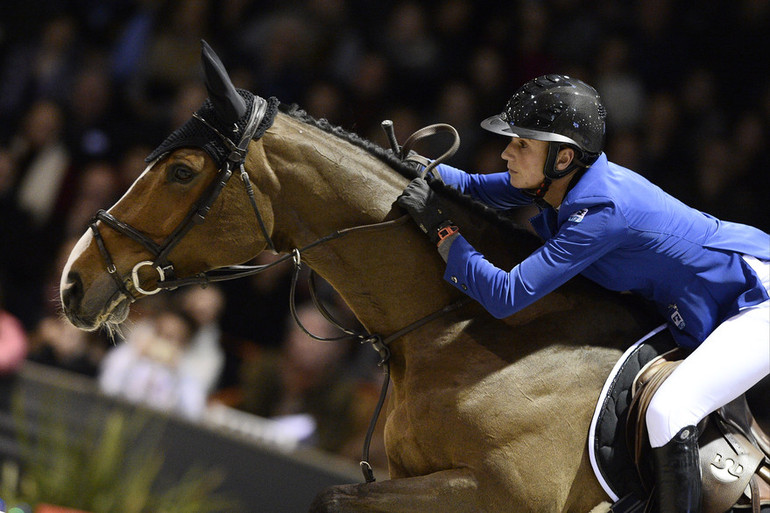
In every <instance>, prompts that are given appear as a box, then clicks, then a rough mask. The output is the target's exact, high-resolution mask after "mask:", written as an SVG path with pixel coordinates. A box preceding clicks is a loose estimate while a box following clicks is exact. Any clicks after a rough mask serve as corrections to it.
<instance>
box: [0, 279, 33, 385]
mask: <svg viewBox="0 0 770 513" xmlns="http://www.w3.org/2000/svg"><path fill="white" fill-rule="evenodd" d="M26 355H27V333H26V331H25V330H24V327H23V326H22V324H21V322H20V321H19V319H17V318H16V317H15V316H14V315H13V314H11V313H10V312H8V311H7V310H5V308H4V307H3V290H2V287H0V378H2V377H4V376H7V375H9V374H13V373H14V372H16V371H17V370H18V369H19V367H21V364H22V363H23V362H24V357H25V356H26Z"/></svg>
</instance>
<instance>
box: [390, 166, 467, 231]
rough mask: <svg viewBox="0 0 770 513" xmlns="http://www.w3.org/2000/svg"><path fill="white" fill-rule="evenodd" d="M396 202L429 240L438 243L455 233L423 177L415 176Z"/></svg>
mask: <svg viewBox="0 0 770 513" xmlns="http://www.w3.org/2000/svg"><path fill="white" fill-rule="evenodd" d="M396 204H397V205H398V206H400V207H401V208H403V209H404V210H406V211H407V213H408V214H409V215H410V216H411V217H412V219H414V221H415V222H416V223H417V226H419V227H420V229H421V230H422V231H423V232H425V234H426V235H427V236H428V238H429V239H430V241H431V242H433V244H435V245H437V246H438V245H439V243H440V242H442V240H443V239H444V238H446V237H447V236H448V235H451V234H452V233H456V231H457V228H456V227H453V226H452V221H451V220H450V219H449V216H448V215H447V214H446V213H444V212H443V211H442V209H441V205H440V203H439V200H438V197H437V196H436V193H435V192H433V191H432V190H431V188H430V186H429V185H428V182H427V181H425V179H424V178H415V179H414V180H412V182H411V183H410V184H409V185H408V186H407V188H406V189H404V192H403V193H401V195H400V196H399V197H398V199H396Z"/></svg>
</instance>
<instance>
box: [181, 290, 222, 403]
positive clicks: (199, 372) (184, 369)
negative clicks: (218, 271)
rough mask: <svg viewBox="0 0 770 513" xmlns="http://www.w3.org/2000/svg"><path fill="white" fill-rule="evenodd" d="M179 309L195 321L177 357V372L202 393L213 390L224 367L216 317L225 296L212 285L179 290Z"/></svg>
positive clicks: (219, 313) (219, 312) (218, 316)
mask: <svg viewBox="0 0 770 513" xmlns="http://www.w3.org/2000/svg"><path fill="white" fill-rule="evenodd" d="M180 300H181V304H182V309H183V310H184V311H185V312H186V313H187V315H189V316H190V317H191V318H192V319H193V320H194V321H195V326H196V328H195V331H194V332H193V335H192V339H191V340H190V344H189V347H188V349H187V350H186V351H184V352H183V353H182V355H181V358H180V360H179V372H180V373H181V374H182V375H184V376H189V377H190V378H194V379H196V380H198V381H199V382H200V383H201V385H202V386H203V389H204V391H205V393H206V395H208V394H210V393H211V392H213V391H214V390H215V389H216V387H217V385H218V383H219V379H220V377H221V374H222V370H223V369H224V364H225V354H224V351H223V349H222V345H221V343H222V340H221V339H222V328H221V327H220V326H219V319H220V317H221V315H222V310H223V308H224V306H225V296H224V294H223V293H222V290H221V289H220V288H219V287H217V286H216V285H208V286H207V287H206V288H189V289H186V290H184V291H182V295H181V298H180Z"/></svg>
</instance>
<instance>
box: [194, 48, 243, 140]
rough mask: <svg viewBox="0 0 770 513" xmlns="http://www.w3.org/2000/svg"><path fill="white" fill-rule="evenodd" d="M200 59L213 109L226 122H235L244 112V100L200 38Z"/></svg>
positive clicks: (211, 50) (212, 51) (210, 49)
mask: <svg viewBox="0 0 770 513" xmlns="http://www.w3.org/2000/svg"><path fill="white" fill-rule="evenodd" d="M201 60H202V61H203V73H204V75H205V78H206V89H207V90H208V93H209V99H211V103H213V104H214V109H215V110H216V112H217V113H218V114H219V116H220V117H221V118H222V120H223V121H224V122H225V123H226V124H228V125H229V124H231V123H236V122H237V121H238V120H239V119H241V118H242V117H243V116H244V115H245V114H246V102H245V101H244V100H243V98H242V97H241V95H240V94H238V92H237V91H236V90H235V86H234V85H233V82H232V80H230V75H228V74H227V70H225V65H224V64H222V61H221V60H219V57H217V54H216V53H214V50H213V49H212V48H211V47H210V46H209V44H208V43H207V42H206V41H204V40H201Z"/></svg>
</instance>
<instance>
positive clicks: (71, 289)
mask: <svg viewBox="0 0 770 513" xmlns="http://www.w3.org/2000/svg"><path fill="white" fill-rule="evenodd" d="M61 298H62V304H63V306H64V309H65V310H66V311H68V312H73V311H77V308H78V307H79V306H80V301H81V300H82V299H83V281H82V280H81V279H80V275H79V274H78V273H76V272H69V273H68V274H67V281H66V282H65V284H64V286H63V287H62V291H61Z"/></svg>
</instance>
